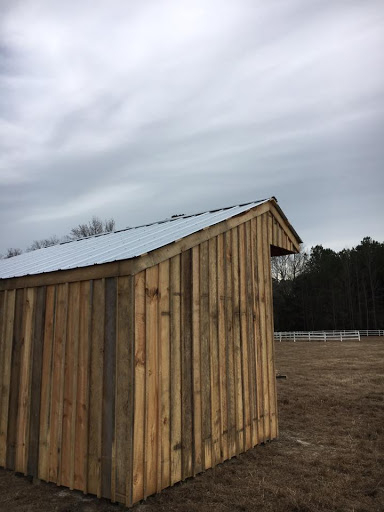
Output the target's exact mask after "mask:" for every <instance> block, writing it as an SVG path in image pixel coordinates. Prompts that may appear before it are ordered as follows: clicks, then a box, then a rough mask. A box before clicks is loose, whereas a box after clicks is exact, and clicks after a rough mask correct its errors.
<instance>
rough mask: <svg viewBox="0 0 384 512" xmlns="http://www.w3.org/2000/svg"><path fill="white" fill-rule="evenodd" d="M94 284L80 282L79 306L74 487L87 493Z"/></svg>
mask: <svg viewBox="0 0 384 512" xmlns="http://www.w3.org/2000/svg"><path fill="white" fill-rule="evenodd" d="M92 284H93V283H92V282H90V281H83V282H82V283H80V306H79V313H80V314H79V316H80V323H79V349H78V350H79V356H78V363H77V364H78V369H77V396H76V411H75V418H76V430H75V440H74V462H73V464H74V468H73V487H74V488H76V489H80V490H82V491H84V492H87V463H88V427H89V425H88V418H89V387H90V360H91V358H90V353H91V318H92V315H91V312H92Z"/></svg>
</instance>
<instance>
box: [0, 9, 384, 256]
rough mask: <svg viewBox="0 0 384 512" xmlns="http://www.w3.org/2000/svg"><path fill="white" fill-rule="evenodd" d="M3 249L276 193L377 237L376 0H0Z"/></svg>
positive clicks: (304, 228) (354, 237)
mask: <svg viewBox="0 0 384 512" xmlns="http://www.w3.org/2000/svg"><path fill="white" fill-rule="evenodd" d="M0 10H1V13H0V219H1V222H0V253H1V252H5V250H6V248H8V247H20V248H22V249H25V248H26V247H27V246H28V245H29V244H30V243H31V242H32V241H33V240H34V239H39V238H43V237H48V236H50V235H52V234H56V235H58V236H61V235H64V234H66V233H68V232H69V231H70V229H71V228H72V227H73V226H76V225H77V224H78V223H80V222H86V221H87V220H89V219H90V218H91V217H92V215H98V216H100V217H102V218H106V217H114V218H115V220H116V225H117V228H120V229H121V228H124V227H126V226H133V225H137V224H142V223H146V222H151V221H155V220H158V219H162V218H165V217H168V216H170V215H172V214H175V213H193V212H198V211H202V210H209V209H214V208H218V207H222V206H229V205H233V204H239V203H244V202H247V201H252V200H255V199H262V198H266V197H270V196H272V195H274V196H276V197H277V199H278V201H279V204H280V206H281V207H282V208H283V210H284V212H285V213H286V214H287V216H288V218H289V219H290V221H291V222H292V224H293V225H294V227H295V228H296V230H297V231H298V233H299V234H300V235H301V237H302V238H303V240H304V242H305V245H307V246H308V247H310V246H312V245H315V244H318V243H321V244H323V245H325V246H328V247H332V248H335V249H341V248H343V247H350V246H352V245H356V244H357V243H358V242H359V241H360V240H361V238H362V237H364V236H367V235H370V236H372V237H373V238H376V239H377V240H380V241H383V240H384V221H383V218H384V215H383V213H384V207H383V201H384V199H383V191H384V187H383V185H384V179H383V177H384V172H383V171H384V169H383V162H384V101H383V99H384V98H383V96H384V52H383V48H384V3H383V1H382V0H364V1H362V0H356V1H353V0H350V1H348V0H343V1H342V0H281V1H280V0H272V1H268V2H266V1H261V0H260V1H258V0H233V1H232V0H224V1H223V0H189V1H183V0H175V1H159V0H153V1H152V0H137V1H136V0H131V1H126V0H120V1H119V0H108V1H107V0H104V1H102V0H100V1H95V0H76V1H75V0H69V1H66V2H63V1H62V0H57V1H56V0H46V1H43V0H0Z"/></svg>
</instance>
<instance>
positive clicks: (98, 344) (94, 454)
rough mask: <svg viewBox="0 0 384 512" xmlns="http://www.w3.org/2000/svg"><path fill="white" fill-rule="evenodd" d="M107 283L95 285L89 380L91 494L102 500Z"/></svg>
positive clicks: (88, 470) (99, 282) (102, 282)
mask: <svg viewBox="0 0 384 512" xmlns="http://www.w3.org/2000/svg"><path fill="white" fill-rule="evenodd" d="M104 325H105V281H104V279H97V280H96V281H94V282H93V302H92V323H91V354H90V380H89V385H90V388H89V431H88V464H87V482H88V483H87V490H88V492H90V493H92V494H96V495H97V496H101V436H102V405H103V368H104V358H103V352H104V329H105V327H104Z"/></svg>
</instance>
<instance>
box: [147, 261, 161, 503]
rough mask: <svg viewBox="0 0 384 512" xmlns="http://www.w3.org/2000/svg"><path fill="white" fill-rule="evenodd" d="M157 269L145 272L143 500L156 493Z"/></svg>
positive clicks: (157, 433)
mask: <svg viewBox="0 0 384 512" xmlns="http://www.w3.org/2000/svg"><path fill="white" fill-rule="evenodd" d="M158 286H159V273H158V266H155V267H152V268H150V269H147V270H146V271H145V309H146V311H145V333H146V340H145V344H146V375H145V380H146V382H145V390H146V397H145V404H146V406H145V421H146V424H145V459H144V460H145V475H144V477H145V480H144V497H146V496H149V495H151V494H154V493H155V492H156V490H157V471H158V467H157V464H158V449H159V423H158V414H159V406H160V404H159V365H158V361H159V343H158V299H159V288H158Z"/></svg>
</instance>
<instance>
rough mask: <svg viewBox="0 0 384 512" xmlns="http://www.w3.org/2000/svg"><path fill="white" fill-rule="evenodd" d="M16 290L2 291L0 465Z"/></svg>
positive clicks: (4, 453)
mask: <svg viewBox="0 0 384 512" xmlns="http://www.w3.org/2000/svg"><path fill="white" fill-rule="evenodd" d="M15 305H16V290H10V291H7V292H4V306H3V307H4V320H3V326H2V327H3V328H2V336H3V337H2V346H1V354H2V362H1V370H2V371H1V375H0V388H1V389H0V391H1V415H0V466H6V465H7V463H6V456H7V442H8V439H7V433H8V432H7V430H8V417H9V401H10V393H11V368H13V366H14V359H13V357H12V355H13V331H14V328H15V325H14V324H15V322H14V319H15Z"/></svg>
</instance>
